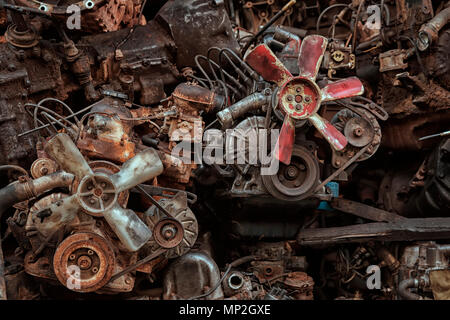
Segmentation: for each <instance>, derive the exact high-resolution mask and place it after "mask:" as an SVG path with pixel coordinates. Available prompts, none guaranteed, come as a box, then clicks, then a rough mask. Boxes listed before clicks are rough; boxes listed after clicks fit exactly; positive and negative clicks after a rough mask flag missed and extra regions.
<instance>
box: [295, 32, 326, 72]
mask: <svg viewBox="0 0 450 320" xmlns="http://www.w3.org/2000/svg"><path fill="white" fill-rule="evenodd" d="M327 45H328V40H327V38H325V37H322V36H318V35H311V36H307V37H306V38H305V39H303V42H302V46H301V47H300V54H299V56H298V67H299V69H300V74H299V75H300V76H301V77H305V78H308V79H310V80H312V81H314V80H316V77H317V74H318V73H319V68H320V65H321V63H322V59H323V55H324V54H325V50H326V49H327Z"/></svg>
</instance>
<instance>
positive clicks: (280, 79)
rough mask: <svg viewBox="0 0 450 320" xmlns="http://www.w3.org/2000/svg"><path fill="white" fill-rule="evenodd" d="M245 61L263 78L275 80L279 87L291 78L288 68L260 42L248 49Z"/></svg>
mask: <svg viewBox="0 0 450 320" xmlns="http://www.w3.org/2000/svg"><path fill="white" fill-rule="evenodd" d="M245 62H247V63H248V64H249V65H250V66H251V67H252V68H253V70H255V71H256V72H258V74H259V75H260V76H261V77H263V79H264V80H266V81H269V82H275V83H276V84H277V85H278V86H279V87H280V86H281V85H283V84H284V83H285V82H286V81H288V80H291V79H292V78H293V77H292V74H291V73H290V72H289V70H288V69H286V67H285V66H284V65H283V64H282V63H281V61H280V60H278V58H277V56H276V55H275V54H274V53H273V52H272V50H270V49H269V47H268V46H267V45H266V44H260V45H259V46H257V47H256V48H255V49H253V50H252V51H250V52H249V53H248V54H247V56H246V57H245Z"/></svg>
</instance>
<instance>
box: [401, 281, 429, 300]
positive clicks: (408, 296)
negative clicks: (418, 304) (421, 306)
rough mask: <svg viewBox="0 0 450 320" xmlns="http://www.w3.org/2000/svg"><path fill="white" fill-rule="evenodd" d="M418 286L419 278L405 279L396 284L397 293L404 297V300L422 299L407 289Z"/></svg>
mask: <svg viewBox="0 0 450 320" xmlns="http://www.w3.org/2000/svg"><path fill="white" fill-rule="evenodd" d="M418 287H419V280H417V279H412V278H411V279H406V280H403V281H402V282H400V284H399V285H398V294H399V295H400V296H401V297H402V298H404V299H405V300H423V298H422V297H421V296H420V295H418V294H416V293H412V292H411V291H409V289H411V288H418Z"/></svg>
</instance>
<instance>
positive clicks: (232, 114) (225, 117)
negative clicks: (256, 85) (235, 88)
mask: <svg viewBox="0 0 450 320" xmlns="http://www.w3.org/2000/svg"><path fill="white" fill-rule="evenodd" d="M266 90H267V89H266ZM269 91H270V90H269ZM270 98H271V91H270V92H264V93H261V92H256V93H254V94H252V95H249V96H248V97H246V98H244V99H242V100H241V101H239V102H237V103H235V104H233V105H232V106H230V107H228V108H227V109H224V110H222V111H220V112H218V113H217V119H218V120H219V122H220V124H221V125H222V128H224V129H227V128H230V127H231V126H232V125H233V124H234V122H235V120H236V119H239V118H240V117H242V116H243V115H244V114H246V113H248V112H251V111H255V110H258V109H259V108H261V107H262V106H264V105H266V104H268V103H270Z"/></svg>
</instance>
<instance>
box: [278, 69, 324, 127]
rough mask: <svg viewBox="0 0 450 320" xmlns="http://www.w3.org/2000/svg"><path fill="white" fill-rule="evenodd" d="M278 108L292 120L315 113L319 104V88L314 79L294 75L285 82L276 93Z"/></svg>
mask: <svg viewBox="0 0 450 320" xmlns="http://www.w3.org/2000/svg"><path fill="white" fill-rule="evenodd" d="M278 101H279V108H280V109H281V111H282V112H283V113H284V114H285V115H287V116H289V117H291V118H292V119H294V120H304V119H307V118H309V117H310V116H311V115H313V114H315V113H316V112H317V111H318V110H319V108H320V104H321V102H322V101H321V94H320V88H319V87H318V86H317V84H316V83H315V82H314V81H311V80H310V79H307V78H304V77H296V78H293V79H291V80H289V81H288V82H286V83H285V84H284V85H283V86H282V87H281V89H280V91H279V94H278Z"/></svg>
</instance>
